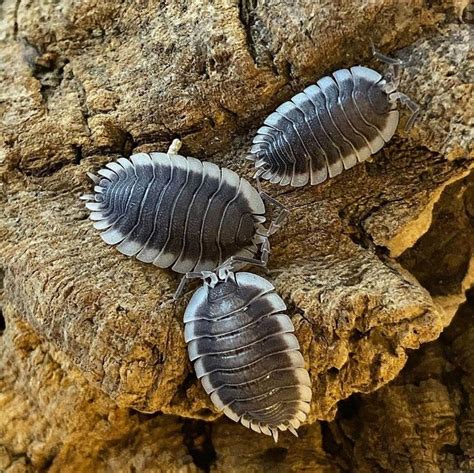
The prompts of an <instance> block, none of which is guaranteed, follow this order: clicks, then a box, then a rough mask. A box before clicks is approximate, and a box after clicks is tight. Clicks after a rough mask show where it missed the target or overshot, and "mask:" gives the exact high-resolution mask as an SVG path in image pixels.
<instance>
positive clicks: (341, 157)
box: [247, 51, 419, 187]
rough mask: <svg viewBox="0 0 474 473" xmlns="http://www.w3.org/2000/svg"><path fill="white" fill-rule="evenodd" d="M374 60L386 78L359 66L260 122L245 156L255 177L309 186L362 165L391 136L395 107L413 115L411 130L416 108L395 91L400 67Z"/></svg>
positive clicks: (396, 119)
mask: <svg viewBox="0 0 474 473" xmlns="http://www.w3.org/2000/svg"><path fill="white" fill-rule="evenodd" d="M374 54H375V56H376V57H377V58H379V59H380V60H382V61H384V62H388V63H390V64H391V66H390V68H391V73H390V77H386V78H384V77H383V76H382V75H380V74H379V73H378V72H376V71H374V70H373V69H369V68H368V67H362V66H355V67H351V68H350V69H340V70H338V71H336V72H334V73H333V74H332V75H331V76H326V77H323V78H322V79H320V80H319V81H318V82H317V83H316V85H311V86H309V87H307V88H306V89H304V90H303V92H301V93H299V94H297V95H295V96H294V97H293V98H292V99H291V100H289V101H288V102H285V103H283V104H282V105H280V106H279V107H278V108H277V109H276V111H275V112H273V113H272V114H270V115H269V116H268V117H267V118H266V120H265V121H264V126H262V127H261V128H259V129H258V131H257V135H256V136H255V138H254V139H253V142H252V148H251V150H250V155H249V156H247V158H248V159H250V160H252V161H255V166H256V168H257V171H256V176H257V177H261V178H262V179H266V180H269V181H271V182H272V183H277V184H280V185H282V186H283V185H291V186H294V187H299V186H304V185H306V184H308V183H310V184H311V185H314V184H319V183H321V182H324V181H325V180H326V179H328V178H330V177H334V176H336V175H338V174H340V173H341V172H342V171H344V170H345V169H349V168H351V167H352V166H354V165H355V164H357V163H358V162H363V161H365V160H366V159H367V158H369V157H370V156H371V155H373V154H374V153H376V152H377V151H379V150H380V149H381V148H382V147H383V146H384V144H385V143H387V142H388V141H389V140H390V139H391V138H392V136H393V135H394V133H395V130H396V129H397V126H398V122H399V112H398V110H397V102H401V103H402V104H405V105H406V106H407V107H408V108H409V109H410V110H411V111H412V112H413V113H412V116H411V117H410V119H409V120H408V122H407V125H406V128H407V129H408V128H410V127H411V125H412V124H413V122H414V120H415V118H416V116H417V114H418V110H419V107H418V105H416V104H415V103H414V102H413V101H412V100H411V99H410V98H409V97H407V96H406V95H405V94H403V93H401V92H399V91H397V88H398V86H399V83H400V76H401V71H402V63H401V62H400V61H399V60H397V59H392V58H389V57H387V56H384V55H382V54H380V53H378V52H376V51H374Z"/></svg>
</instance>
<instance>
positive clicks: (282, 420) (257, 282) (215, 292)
mask: <svg viewBox="0 0 474 473" xmlns="http://www.w3.org/2000/svg"><path fill="white" fill-rule="evenodd" d="M196 277H199V275H196ZM201 277H202V278H203V279H204V284H203V285H202V286H201V287H200V288H199V289H197V290H196V291H195V293H194V294H193V296H192V298H191V300H190V301H189V304H188V306H187V308H186V311H185V314H184V323H185V341H186V343H187V344H188V353H189V358H190V360H191V361H192V362H193V363H194V369H195V372H196V375H197V377H198V378H199V379H200V380H201V383H202V386H203V387H204V389H205V391H206V392H207V393H208V394H209V395H210V397H211V400H212V402H213V403H214V405H215V406H216V407H217V408H218V409H219V410H221V411H223V412H224V414H226V415H227V416H228V417H230V418H231V419H232V420H234V421H236V422H239V421H240V422H241V423H242V424H243V425H244V426H246V427H248V428H251V429H252V430H254V431H256V432H262V433H264V434H266V435H273V438H274V439H275V441H277V439H278V430H282V431H283V430H289V431H290V432H292V433H293V434H294V435H296V436H297V433H296V429H297V428H298V427H299V426H300V424H301V423H302V422H304V421H305V419H306V416H307V414H308V412H309V402H310V401H311V382H310V379H309V375H308V372H307V371H306V369H305V368H304V359H303V356H302V355H301V353H300V351H299V344H298V340H297V339H296V337H295V335H294V334H293V333H292V332H293V331H294V327H293V324H292V322H291V320H290V318H289V317H288V316H287V315H285V314H284V313H283V312H284V311H285V310H286V305H285V303H284V302H283V300H282V299H281V297H280V296H279V295H278V294H277V293H276V292H275V288H274V286H273V285H272V284H271V283H270V282H269V281H267V280H266V279H264V278H262V277H260V276H257V275H255V274H252V273H248V272H235V273H234V272H233V271H232V269H230V267H229V266H227V267H226V265H223V267H221V268H220V269H218V270H216V271H215V272H205V273H202V275H201Z"/></svg>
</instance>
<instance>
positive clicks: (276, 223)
mask: <svg viewBox="0 0 474 473" xmlns="http://www.w3.org/2000/svg"><path fill="white" fill-rule="evenodd" d="M256 181H257V190H258V193H259V194H260V197H261V198H262V199H263V200H265V201H267V202H268V203H269V204H271V205H273V206H275V207H276V208H277V209H279V212H278V215H277V216H276V217H275V218H274V219H273V220H272V221H271V222H270V226H269V227H268V230H267V231H266V232H265V236H266V237H269V236H270V235H273V234H274V233H275V232H277V231H278V230H279V229H280V228H281V227H282V225H283V223H284V222H285V220H286V219H287V217H288V214H289V210H288V208H287V207H285V206H284V205H283V204H282V203H281V202H278V200H276V199H274V198H273V197H271V196H269V195H268V194H266V193H265V192H263V190H262V186H261V183H260V179H259V178H258V177H257V178H256Z"/></svg>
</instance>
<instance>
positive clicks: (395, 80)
mask: <svg viewBox="0 0 474 473" xmlns="http://www.w3.org/2000/svg"><path fill="white" fill-rule="evenodd" d="M371 47H372V54H373V56H374V57H375V58H376V59H378V60H379V61H380V62H384V63H385V64H389V65H390V79H389V80H388V81H387V86H386V92H387V93H391V92H394V91H395V90H397V88H398V86H399V85H400V80H401V78H402V72H403V65H404V63H403V61H402V60H401V59H398V58H394V57H390V56H386V55H385V54H382V53H381V52H380V51H378V50H377V49H375V46H374V43H372V42H371Z"/></svg>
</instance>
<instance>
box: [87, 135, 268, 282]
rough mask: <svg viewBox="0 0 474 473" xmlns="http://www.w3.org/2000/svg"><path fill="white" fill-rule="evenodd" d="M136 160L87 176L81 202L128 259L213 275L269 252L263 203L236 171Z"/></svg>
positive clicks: (174, 157)
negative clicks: (231, 261)
mask: <svg viewBox="0 0 474 473" xmlns="http://www.w3.org/2000/svg"><path fill="white" fill-rule="evenodd" d="M179 146H180V142H179V141H178V144H176V143H175V142H173V145H172V148H170V151H169V152H168V153H149V154H147V153H139V154H134V155H132V156H131V157H130V159H126V158H119V159H117V160H116V161H114V162H111V163H109V164H107V165H106V166H105V167H104V168H102V169H100V170H99V171H98V174H99V176H95V175H93V174H89V177H90V178H91V179H92V180H93V181H94V183H95V187H94V191H95V193H94V194H88V195H85V196H82V197H81V198H82V199H83V200H86V201H87V202H86V207H87V208H88V209H89V210H90V211H91V214H90V219H91V220H93V221H94V227H95V228H96V229H98V230H101V231H102V233H101V237H102V240H104V241H105V242H106V243H108V244H110V245H117V246H116V248H117V249H118V250H119V251H120V252H121V253H123V254H125V255H128V256H135V257H136V258H137V259H138V260H140V261H143V262H146V263H153V264H154V265H156V266H159V267H161V268H167V267H172V269H173V270H174V271H176V272H178V273H186V272H189V271H202V270H210V269H214V268H215V267H216V266H218V265H219V264H220V263H222V262H223V261H225V260H226V259H227V258H228V257H229V256H231V255H238V256H243V257H247V258H252V257H254V256H255V254H256V253H257V252H258V251H259V250H260V251H261V252H262V255H263V256H262V257H263V258H264V259H265V258H267V257H268V253H269V243H268V236H269V235H270V234H271V233H272V232H273V231H274V230H275V229H276V227H275V225H270V226H271V227H272V229H265V228H264V227H263V225H262V224H263V223H264V222H265V220H266V218H265V210H266V209H265V204H264V199H267V200H268V201H270V202H273V203H275V202H276V201H273V199H271V198H270V197H269V196H267V195H266V194H264V193H259V192H258V191H257V190H256V189H255V188H254V187H253V186H252V185H250V183H249V182H248V181H247V180H245V179H243V178H241V177H239V176H238V175H237V174H236V173H235V172H233V171H231V170H229V169H226V168H219V167H218V166H216V165H215V164H212V163H209V162H202V161H200V160H198V159H195V158H191V157H188V158H185V157H183V156H180V155H178V154H175V153H176V152H177V149H179Z"/></svg>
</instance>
